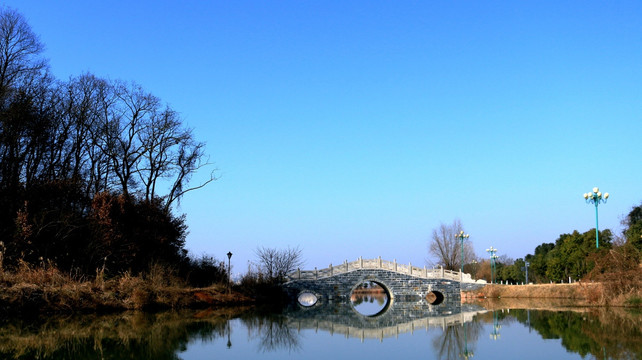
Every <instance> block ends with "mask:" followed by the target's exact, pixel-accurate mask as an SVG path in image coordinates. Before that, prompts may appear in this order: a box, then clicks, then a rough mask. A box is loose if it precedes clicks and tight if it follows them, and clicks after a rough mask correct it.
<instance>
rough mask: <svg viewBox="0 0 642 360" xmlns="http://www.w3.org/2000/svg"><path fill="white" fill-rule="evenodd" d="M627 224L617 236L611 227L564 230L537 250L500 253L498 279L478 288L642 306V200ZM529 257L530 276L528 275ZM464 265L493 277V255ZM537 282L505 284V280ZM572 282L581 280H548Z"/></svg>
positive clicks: (514, 294)
mask: <svg viewBox="0 0 642 360" xmlns="http://www.w3.org/2000/svg"><path fill="white" fill-rule="evenodd" d="M622 224H623V225H624V230H623V231H622V234H621V235H618V236H615V235H613V234H612V233H611V231H610V230H608V229H606V230H603V231H600V232H599V248H598V247H596V238H595V236H596V234H595V229H591V230H588V231H586V232H584V233H580V232H579V231H577V230H576V231H573V232H572V233H569V234H562V235H560V236H559V238H557V240H556V241H555V242H554V243H543V244H541V245H539V246H537V247H536V248H535V252H534V254H528V255H526V256H525V257H523V258H519V259H517V260H512V259H510V258H508V257H507V256H500V257H498V258H497V259H496V262H495V266H496V270H495V272H494V274H493V282H495V283H499V284H501V285H493V286H487V287H486V288H485V289H484V290H482V291H481V292H479V293H478V295H479V296H482V297H518V298H570V299H579V300H586V301H587V302H588V303H590V304H592V305H611V306H613V305H615V306H636V307H639V306H642V205H638V206H634V207H633V208H632V209H631V211H630V212H629V214H628V215H627V216H626V217H625V218H624V220H623V221H622ZM526 263H528V279H526ZM464 271H466V272H469V273H471V274H473V276H474V277H476V278H481V279H485V280H486V281H488V282H490V280H491V266H490V261H489V260H482V259H479V260H477V259H475V261H470V262H468V263H467V264H465V266H464ZM526 283H530V284H533V283H535V284H538V285H536V286H527V287H521V286H506V285H504V284H513V285H515V284H526ZM561 283H566V284H569V283H573V284H577V286H570V287H569V286H555V285H551V286H544V285H542V284H558V285H559V284H561Z"/></svg>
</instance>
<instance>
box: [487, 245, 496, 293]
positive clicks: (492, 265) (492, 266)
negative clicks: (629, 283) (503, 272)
mask: <svg viewBox="0 0 642 360" xmlns="http://www.w3.org/2000/svg"><path fill="white" fill-rule="evenodd" d="M486 252H487V253H489V254H490V283H491V284H492V283H493V272H494V271H495V259H496V258H497V255H495V253H496V252H497V249H495V248H494V247H492V246H491V247H490V249H486Z"/></svg>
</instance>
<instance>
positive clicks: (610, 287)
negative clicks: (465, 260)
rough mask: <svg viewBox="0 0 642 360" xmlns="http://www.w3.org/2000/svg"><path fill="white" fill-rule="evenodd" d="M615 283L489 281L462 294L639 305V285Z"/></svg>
mask: <svg viewBox="0 0 642 360" xmlns="http://www.w3.org/2000/svg"><path fill="white" fill-rule="evenodd" d="M620 288H621V287H620V286H619V284H617V283H616V284H614V283H597V282H596V283H592V282H591V283H583V282H578V283H573V284H530V285H496V284H494V285H486V286H485V287H483V288H482V289H479V290H475V291H469V292H465V293H463V294H462V297H463V298H502V299H505V298H516V299H567V300H572V302H573V303H574V304H576V305H580V306H581V305H600V306H601V305H609V306H639V305H637V304H636V303H635V301H631V299H635V298H639V299H642V289H641V288H640V287H635V286H633V287H627V288H626V289H627V291H626V292H621V291H619V289H620Z"/></svg>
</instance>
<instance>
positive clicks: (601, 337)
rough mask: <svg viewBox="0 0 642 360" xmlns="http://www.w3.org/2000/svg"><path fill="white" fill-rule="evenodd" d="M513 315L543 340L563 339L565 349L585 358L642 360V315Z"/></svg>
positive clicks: (607, 311) (602, 310) (518, 312)
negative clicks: (587, 356) (588, 356)
mask: <svg viewBox="0 0 642 360" xmlns="http://www.w3.org/2000/svg"><path fill="white" fill-rule="evenodd" d="M510 315H511V317H513V318H515V319H516V320H517V321H519V322H520V323H522V324H525V325H526V326H529V325H530V327H531V328H532V329H533V330H535V331H537V333H539V334H540V336H541V337H542V338H543V339H561V340H562V346H564V348H565V349H567V350H568V351H572V352H575V353H578V354H580V355H581V356H582V357H585V356H586V355H589V354H590V355H592V356H594V357H595V358H598V359H602V358H610V359H641V358H642V341H640V339H641V338H642V314H640V313H637V314H636V313H633V312H628V311H626V310H623V309H614V308H611V309H606V308H595V309H591V311H587V312H570V311H539V310H511V312H510Z"/></svg>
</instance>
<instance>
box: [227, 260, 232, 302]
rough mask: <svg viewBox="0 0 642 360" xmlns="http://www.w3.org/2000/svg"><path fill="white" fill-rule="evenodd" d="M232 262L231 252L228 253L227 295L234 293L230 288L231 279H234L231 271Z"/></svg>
mask: <svg viewBox="0 0 642 360" xmlns="http://www.w3.org/2000/svg"><path fill="white" fill-rule="evenodd" d="M231 261H232V252H231V251H229V252H228V253H227V293H228V294H231V293H232V289H231V288H230V282H231V279H230V278H231V277H232V273H231V272H230V270H231V265H230V263H231Z"/></svg>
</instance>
